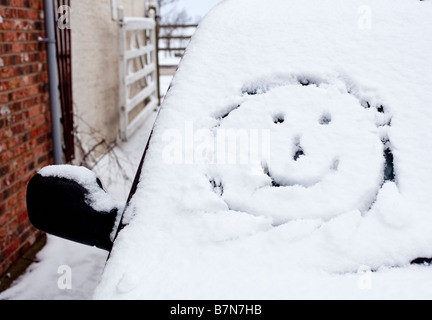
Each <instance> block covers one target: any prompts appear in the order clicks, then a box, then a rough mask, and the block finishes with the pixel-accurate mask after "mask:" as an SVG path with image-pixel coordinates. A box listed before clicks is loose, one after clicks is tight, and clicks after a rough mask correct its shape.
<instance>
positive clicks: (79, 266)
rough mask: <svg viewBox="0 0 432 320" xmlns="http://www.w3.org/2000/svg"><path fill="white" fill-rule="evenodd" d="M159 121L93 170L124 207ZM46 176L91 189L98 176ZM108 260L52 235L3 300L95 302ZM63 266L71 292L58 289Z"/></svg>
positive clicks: (79, 172) (77, 172)
mask: <svg viewBox="0 0 432 320" xmlns="http://www.w3.org/2000/svg"><path fill="white" fill-rule="evenodd" d="M155 117H156V113H154V114H152V115H151V116H150V117H149V119H148V120H147V121H146V122H145V123H144V124H143V126H142V127H141V128H140V129H139V130H138V131H137V132H136V133H135V134H134V136H132V137H131V139H130V140H129V141H128V142H127V143H120V144H119V145H117V146H116V147H115V148H114V149H113V150H111V152H110V153H109V154H107V155H106V156H104V157H103V158H102V159H101V160H100V162H99V163H98V164H97V165H96V167H95V168H94V169H93V171H94V172H95V173H96V175H97V176H98V177H99V178H100V179H101V181H102V184H103V186H104V188H105V189H106V190H107V192H108V193H109V194H110V195H113V196H116V198H117V202H120V203H122V204H124V203H125V202H126V199H127V197H128V194H129V191H130V188H131V186H132V181H133V178H134V176H135V173H136V169H137V167H138V165H139V163H140V160H141V157H142V152H143V150H144V147H143V145H145V143H146V141H147V139H148V137H149V135H150V131H151V129H152V127H153V123H154V120H155ZM119 164H121V166H120V165H119ZM42 173H43V174H46V175H50V176H60V177H69V178H71V179H74V180H77V181H79V182H81V183H83V182H84V183H88V184H90V185H93V182H94V179H95V178H96V175H95V174H94V173H92V172H90V171H88V170H87V169H85V168H76V167H71V166H63V167H58V169H56V167H51V168H50V167H48V168H46V169H43V170H42ZM120 200H121V201H120ZM110 201H112V200H110ZM107 258H108V252H106V251H104V250H100V249H97V248H91V247H87V246H84V245H81V244H78V243H74V242H70V241H66V240H63V239H60V238H57V237H55V236H51V235H48V236H47V244H46V245H45V247H44V248H43V249H42V250H41V251H40V252H39V253H38V254H37V256H36V262H35V263H33V264H32V265H31V266H30V267H29V268H28V269H27V271H26V273H25V274H24V275H22V276H21V277H20V278H19V279H17V280H16V281H15V282H14V283H13V285H12V286H11V288H9V289H8V290H6V291H5V292H2V293H0V300H5V299H7V300H89V299H92V298H93V294H94V290H95V288H96V286H97V285H98V283H99V281H100V278H101V275H102V272H103V269H104V267H105V264H106V261H107ZM62 266H66V267H70V270H71V274H72V280H71V285H72V288H71V289H66V290H62V289H61V288H59V286H58V281H59V280H60V279H61V277H62V275H63V274H62V273H61V272H59V271H61V269H59V268H60V267H62Z"/></svg>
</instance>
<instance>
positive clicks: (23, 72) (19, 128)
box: [0, 0, 52, 275]
mask: <svg viewBox="0 0 432 320" xmlns="http://www.w3.org/2000/svg"><path fill="white" fill-rule="evenodd" d="M0 16H2V17H3V23H0V275H1V274H3V273H4V272H5V271H6V270H7V269H8V267H9V266H10V265H11V264H12V263H13V262H15V261H16V260H17V259H18V258H19V257H20V256H21V255H22V254H24V253H25V251H26V250H27V249H29V248H30V247H31V246H32V245H33V244H34V243H35V242H36V241H37V240H38V238H39V237H41V235H42V233H41V232H39V231H36V230H35V229H34V228H33V227H32V226H31V225H30V222H29V221H28V217H27V212H26V200H25V198H26V187H27V183H28V181H29V179H30V178H31V177H32V176H33V175H34V174H35V173H36V172H37V171H38V170H39V169H40V168H42V167H44V166H46V165H48V164H51V163H52V155H51V154H52V142H51V135H50V131H51V125H50V116H49V95H48V75H47V71H46V70H47V62H46V51H45V49H46V48H45V45H43V44H39V43H38V37H44V20H43V0H0Z"/></svg>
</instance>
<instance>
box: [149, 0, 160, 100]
mask: <svg viewBox="0 0 432 320" xmlns="http://www.w3.org/2000/svg"><path fill="white" fill-rule="evenodd" d="M149 18H150V19H153V20H154V21H155V28H154V31H153V32H152V34H151V40H150V41H151V43H152V44H153V45H154V46H155V51H154V52H153V53H152V56H151V60H152V62H154V63H155V64H156V71H155V80H156V91H157V99H158V106H160V104H161V96H160V79H159V21H158V16H157V5H156V2H155V1H154V0H150V1H149Z"/></svg>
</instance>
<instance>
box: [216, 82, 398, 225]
mask: <svg viewBox="0 0 432 320" xmlns="http://www.w3.org/2000/svg"><path fill="white" fill-rule="evenodd" d="M241 97H242V98H241V100H242V101H241V103H240V104H233V107H231V108H227V109H226V110H227V111H225V112H223V114H219V115H216V116H215V118H216V120H217V125H216V126H215V127H214V128H213V129H214V134H215V139H216V138H217V136H218V132H219V131H221V130H230V129H234V130H239V129H246V128H254V129H260V130H270V132H271V139H270V146H269V149H270V153H269V154H268V155H266V156H265V157H264V156H263V157H262V158H259V157H258V158H256V159H255V161H252V163H251V164H250V165H249V166H231V167H230V166H219V167H218V166H217V167H218V169H219V170H217V171H218V173H217V176H218V179H217V183H216V182H215V179H210V184H211V186H212V187H213V190H214V192H215V193H216V194H217V195H218V196H219V197H221V198H223V200H224V201H225V202H226V204H227V205H228V207H229V208H230V209H231V210H235V211H242V212H247V213H250V214H253V215H256V216H265V217H269V218H273V219H274V221H275V224H276V225H278V224H283V223H286V222H288V221H291V220H295V219H315V218H319V219H323V220H329V219H332V218H334V217H336V216H338V215H340V214H343V213H346V212H349V211H352V210H359V211H360V212H362V213H363V214H365V213H367V212H368V211H369V210H370V209H371V207H372V206H373V204H374V203H375V201H376V199H377V196H378V194H379V192H380V190H381V188H382V187H383V185H384V184H385V183H387V182H390V181H391V182H395V181H396V173H395V169H394V163H393V162H394V156H393V151H392V144H391V141H390V139H389V137H388V135H387V131H388V128H390V127H391V116H390V115H389V114H388V112H387V108H386V107H385V106H384V105H383V104H382V103H381V102H380V100H379V99H377V98H374V97H373V95H370V94H364V95H363V94H362V93H361V92H360V90H359V89H358V88H356V87H355V86H352V85H351V86H350V85H347V82H346V81H343V80H340V79H318V78H313V77H303V76H275V77H267V78H263V79H259V80H256V81H253V82H250V83H248V84H245V85H244V86H243V88H242V91H241ZM257 172H258V174H257ZM213 174H214V172H213ZM221 190H223V191H221Z"/></svg>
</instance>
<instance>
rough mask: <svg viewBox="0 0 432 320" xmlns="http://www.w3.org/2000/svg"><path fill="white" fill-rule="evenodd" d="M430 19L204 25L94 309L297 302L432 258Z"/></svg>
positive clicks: (345, 11) (357, 17) (376, 8)
mask: <svg viewBox="0 0 432 320" xmlns="http://www.w3.org/2000/svg"><path fill="white" fill-rule="evenodd" d="M431 16H432V2H431V1H414V0H376V1H364V0H352V1H346V0H332V1H321V0H302V1H294V0H290V1H287V0H268V1H265V5H264V2H263V1H258V0H228V1H224V2H223V3H221V4H220V5H218V6H217V7H216V8H215V9H213V11H211V13H210V14H208V16H207V17H206V18H205V19H204V20H203V22H202V23H201V24H200V26H199V28H198V30H197V32H196V33H195V35H194V36H193V39H192V41H191V43H190V45H189V47H188V49H187V52H186V55H185V56H184V58H183V60H182V62H181V64H180V67H179V70H178V71H177V73H176V75H175V77H174V80H173V82H172V84H171V88H170V90H169V92H168V94H167V96H166V99H165V101H164V102H163V105H162V108H161V112H160V114H159V117H158V119H157V121H156V124H155V128H154V132H153V135H152V138H151V141H150V144H149V149H148V153H147V156H146V159H145V162H144V166H143V169H142V173H141V177H140V182H139V185H138V189H137V191H136V193H135V195H134V197H133V198H132V200H131V201H130V203H129V206H128V208H127V210H126V212H125V215H124V222H125V223H126V227H125V228H124V229H123V230H122V231H121V232H120V233H119V235H118V237H117V240H116V242H115V244H114V248H113V250H112V252H111V256H110V259H109V260H108V263H107V266H106V269H105V272H104V275H103V277H102V281H101V283H100V285H99V287H98V289H97V290H96V294H95V297H96V298H98V299H99V298H101V299H107V298H108V299H130V298H132V299H202V298H204V299H245V298H252V299H261V298H277V299H279V298H289V297H293V296H294V297H295V296H296V293H297V294H298V293H299V292H301V290H302V288H303V287H302V286H306V287H307V286H308V285H307V283H309V286H310V283H311V282H313V283H315V285H314V286H316V287H319V288H324V287H326V288H329V287H332V286H331V285H330V284H332V285H333V286H334V283H335V282H334V281H335V279H336V278H335V277H336V276H335V275H347V274H355V273H356V272H357V271H358V270H359V268H363V267H365V266H366V267H367V268H369V270H378V269H379V268H382V267H385V266H387V267H398V266H405V265H407V264H409V263H410V262H411V261H412V260H414V259H416V258H419V257H432V232H430V230H431V228H432V214H431V208H432V197H430V192H431V190H432V164H431V161H430V156H431V150H432V131H431V129H430V128H431V125H430V123H431V121H432V108H431V106H432V95H431V94H430V88H432V76H431V75H432V59H431V57H432V25H431V23H430V17H431ZM230 139H234V140H233V141H234V142H232V143H231V144H230V143H229V142H228V141H230ZM245 146H246V147H245ZM143 147H144V146H143ZM236 147H237V149H236ZM244 150H245V151H244ZM324 275H326V276H324ZM324 279H327V280H324ZM312 287H313V286H312ZM336 288H337V286H336ZM315 289H316V288H315ZM309 292H310V291H309ZM316 292H323V291H320V290H317V291H316Z"/></svg>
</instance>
